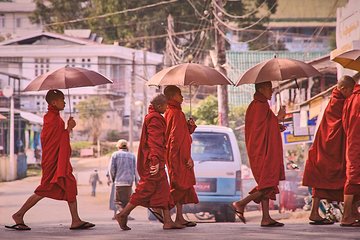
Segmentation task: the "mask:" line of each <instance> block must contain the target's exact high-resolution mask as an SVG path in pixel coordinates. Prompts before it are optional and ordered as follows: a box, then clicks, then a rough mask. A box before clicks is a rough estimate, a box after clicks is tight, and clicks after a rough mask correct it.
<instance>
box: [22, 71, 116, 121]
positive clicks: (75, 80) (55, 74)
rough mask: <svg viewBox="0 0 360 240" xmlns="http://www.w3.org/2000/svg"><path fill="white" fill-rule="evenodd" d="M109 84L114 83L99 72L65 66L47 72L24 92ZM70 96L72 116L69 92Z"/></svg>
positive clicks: (31, 83)
mask: <svg viewBox="0 0 360 240" xmlns="http://www.w3.org/2000/svg"><path fill="white" fill-rule="evenodd" d="M107 83H113V82H112V81H111V80H110V79H108V78H107V77H105V76H103V75H101V74H100V73H98V72H95V71H92V70H89V69H85V68H77V67H70V66H65V67H62V68H59V69H57V70H55V71H51V72H47V73H44V74H42V75H40V76H38V77H37V78H35V79H34V80H32V81H31V82H30V83H29V85H28V86H27V87H26V88H25V89H24V91H42V90H51V89H70V88H77V87H88V86H97V85H101V84H107ZM68 96H69V107H70V114H71V106H70V105H71V104H70V94H69V90H68Z"/></svg>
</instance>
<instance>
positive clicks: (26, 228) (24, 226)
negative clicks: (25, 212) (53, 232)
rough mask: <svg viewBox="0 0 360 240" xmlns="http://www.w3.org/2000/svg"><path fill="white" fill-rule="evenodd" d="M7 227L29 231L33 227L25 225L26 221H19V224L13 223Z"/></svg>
mask: <svg viewBox="0 0 360 240" xmlns="http://www.w3.org/2000/svg"><path fill="white" fill-rule="evenodd" d="M5 227H6V228H9V229H14V230H17V231H28V230H31V228H29V227H28V226H27V225H25V224H24V223H18V224H15V225H12V226H6V225H5Z"/></svg>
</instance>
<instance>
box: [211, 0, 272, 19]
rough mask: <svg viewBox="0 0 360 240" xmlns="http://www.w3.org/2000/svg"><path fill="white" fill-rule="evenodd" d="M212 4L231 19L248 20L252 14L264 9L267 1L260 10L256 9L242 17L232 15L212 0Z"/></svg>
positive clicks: (260, 6)
mask: <svg viewBox="0 0 360 240" xmlns="http://www.w3.org/2000/svg"><path fill="white" fill-rule="evenodd" d="M212 3H213V4H214V6H215V7H216V8H217V9H218V10H219V11H220V12H222V13H223V14H225V15H226V16H228V17H230V18H235V19H244V18H247V17H249V16H251V15H252V14H254V13H256V12H257V11H258V10H259V9H260V8H262V6H263V5H264V4H265V3H266V0H265V1H264V2H263V3H261V4H260V5H259V7H258V8H256V9H254V10H253V11H251V12H249V13H247V14H244V15H242V16H236V15H232V14H230V13H228V12H226V11H225V10H224V9H223V8H222V7H221V6H219V4H217V2H216V1H215V0H212Z"/></svg>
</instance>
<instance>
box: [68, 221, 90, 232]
mask: <svg viewBox="0 0 360 240" xmlns="http://www.w3.org/2000/svg"><path fill="white" fill-rule="evenodd" d="M92 227H95V224H93V223H89V222H84V223H82V224H80V225H79V226H77V227H71V228H70V230H84V229H89V228H92Z"/></svg>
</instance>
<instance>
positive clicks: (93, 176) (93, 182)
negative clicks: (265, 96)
mask: <svg viewBox="0 0 360 240" xmlns="http://www.w3.org/2000/svg"><path fill="white" fill-rule="evenodd" d="M98 182H99V184H102V182H101V181H100V177H99V174H98V170H96V169H95V170H94V172H93V173H91V174H90V179H89V183H90V184H91V196H92V197H95V196H96V185H97V183H98Z"/></svg>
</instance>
